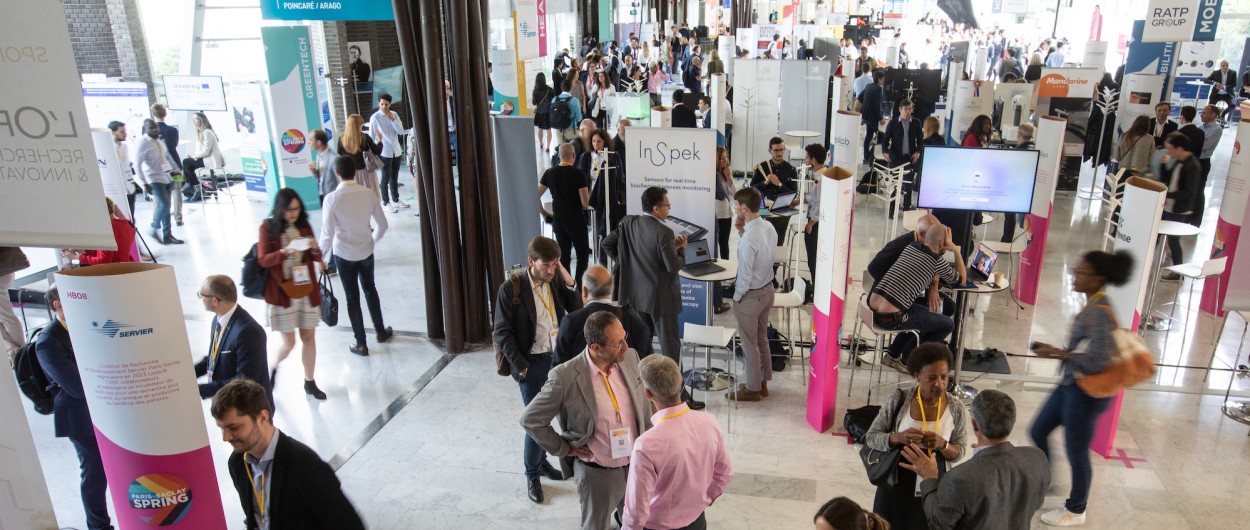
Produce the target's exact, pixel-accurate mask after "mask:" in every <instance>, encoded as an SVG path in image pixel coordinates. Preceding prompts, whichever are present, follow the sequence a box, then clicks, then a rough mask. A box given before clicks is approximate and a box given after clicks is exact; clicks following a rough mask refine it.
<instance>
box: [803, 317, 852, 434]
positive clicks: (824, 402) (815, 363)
mask: <svg viewBox="0 0 1250 530" xmlns="http://www.w3.org/2000/svg"><path fill="white" fill-rule="evenodd" d="M845 307H846V302H845V301H844V300H842V299H841V298H838V297H837V296H835V295H833V294H832V293H831V294H830V295H829V310H830V313H831V314H832V315H833V316H831V315H827V314H825V313H824V312H822V311H820V310H819V309H817V310H815V311H814V313H815V315H814V316H815V318H814V319H813V322H812V332H813V333H814V334H815V337H816V341H815V343H814V344H812V355H811V358H810V360H809V363H810V365H811V366H810V367H809V368H808V373H807V424H808V425H811V426H812V428H813V429H816V430H817V431H819V432H825V431H827V430H829V428H830V427H833V425H834V423H835V422H834V416H835V415H834V414H833V412H834V410H836V409H837V404H838V373H839V372H838V367H839V366H840V365H841V363H842V351H841V347H840V346H839V345H838V342H839V341H838V338H839V337H841V336H842V313H843V310H844V308H845Z"/></svg>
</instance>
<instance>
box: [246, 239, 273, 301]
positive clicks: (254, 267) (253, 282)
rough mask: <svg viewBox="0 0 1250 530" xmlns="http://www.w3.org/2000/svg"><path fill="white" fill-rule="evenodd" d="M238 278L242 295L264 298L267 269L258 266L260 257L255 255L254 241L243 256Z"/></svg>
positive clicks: (267, 275)
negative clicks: (241, 271) (241, 270)
mask: <svg viewBox="0 0 1250 530" xmlns="http://www.w3.org/2000/svg"><path fill="white" fill-rule="evenodd" d="M240 279H241V280H242V281H241V282H240V284H241V285H240V287H242V288H243V296H246V297H248V298H255V299H257V300H264V299H265V281H267V280H268V279H269V269H266V268H264V267H261V266H260V259H259V258H258V257H257V256H256V243H253V244H252V248H251V249H248V251H247V254H245V255H244V256H243V273H242V275H241V277H240Z"/></svg>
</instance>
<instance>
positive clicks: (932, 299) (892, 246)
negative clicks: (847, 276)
mask: <svg viewBox="0 0 1250 530" xmlns="http://www.w3.org/2000/svg"><path fill="white" fill-rule="evenodd" d="M934 226H938V227H941V226H942V223H940V222H938V220H937V218H936V217H934V216H932V215H925V216H923V217H921V218H920V219H919V220H917V221H916V230H914V231H912V232H908V233H906V234H903V235H901V236H898V237H896V238H894V239H893V240H891V241H890V242H889V243H886V244H885V246H884V247H881V250H880V251H878V252H877V255H876V256H873V257H872V261H869V262H868V274H869V275H871V276H872V281H873V282H874V283H875V282H877V281H880V280H881V278H884V277H885V273H887V272H889V271H890V267H893V266H894V262H896V261H898V257H899V256H900V255H902V254H903V249H905V248H907V247H908V246H909V245H911V244H912V243H917V242H924V235H925V234H926V233H928V231H929V229H930V228H932V227H934ZM864 288H865V289H871V288H872V285H866V286H864ZM916 303H917V304H920V305H924V306H928V308H929V311H932V312H934V313H937V312H939V311H940V312H941V313H942V314H943V315H946V316H948V317H949V316H954V315H955V302H954V300H951V299H950V297H949V296H946V295H943V294H941V293H940V292H938V282H937V280H936V279H935V280H933V281H932V282H930V283H929V288H928V289H927V290H926V293H925V295H924V296H922V297H920V298H917V299H916Z"/></svg>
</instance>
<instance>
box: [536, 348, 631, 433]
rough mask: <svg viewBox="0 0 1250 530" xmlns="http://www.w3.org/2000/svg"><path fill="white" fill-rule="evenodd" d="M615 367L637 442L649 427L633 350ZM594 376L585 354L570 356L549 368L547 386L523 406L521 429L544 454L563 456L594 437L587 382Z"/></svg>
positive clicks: (591, 393) (592, 390) (590, 385)
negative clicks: (626, 396)
mask: <svg viewBox="0 0 1250 530" xmlns="http://www.w3.org/2000/svg"><path fill="white" fill-rule="evenodd" d="M619 366H620V369H621V375H622V376H624V377H625V381H626V382H627V383H629V397H630V399H631V400H633V402H634V421H635V423H634V425H635V429H634V439H635V440H637V439H638V437H639V436H641V435H642V433H644V432H646V431H647V429H650V428H651V404H650V402H648V401H647V396H646V394H644V393H643V391H642V376H641V375H639V372H638V352H636V351H634V349H633V348H630V349H629V350H627V351H626V352H625V360H624V361H622V362H621V364H620V365H619ZM594 375H595V372H594V369H593V368H592V367H591V366H590V362H589V361H588V360H586V356H585V355H578V356H576V357H573V358H572V359H569V361H568V362H566V363H563V364H560V365H558V366H556V367H555V368H552V369H551V373H550V374H549V375H548V379H547V384H546V385H545V386H543V389H542V391H541V392H539V393H538V395H537V396H535V397H534V399H533V401H530V404H529V405H528V406H527V407H525V412H524V413H522V414H521V427H524V428H525V432H527V433H529V435H530V438H533V439H534V441H535V442H538V445H539V446H541V447H542V448H543V450H544V451H547V452H548V453H551V454H553V455H556V456H567V455H568V454H569V451H570V450H572V449H573V448H574V447H581V446H584V445H586V444H587V443H589V442H590V438H591V436H594V434H595V419H596V417H597V412H598V408H597V405H596V403H595V388H594V386H593V383H592V382H591V381H590V378H591V377H594ZM621 412H624V411H621ZM623 415H624V414H622V416H623ZM557 416H559V418H560V432H559V433H557V432H556V430H555V428H553V427H552V426H551V420H552V419H553V418H555V417H557Z"/></svg>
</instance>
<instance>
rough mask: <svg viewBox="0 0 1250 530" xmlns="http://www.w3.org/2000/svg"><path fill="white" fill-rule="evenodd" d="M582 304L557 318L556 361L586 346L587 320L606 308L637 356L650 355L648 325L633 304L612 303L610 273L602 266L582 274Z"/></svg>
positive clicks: (565, 359)
mask: <svg viewBox="0 0 1250 530" xmlns="http://www.w3.org/2000/svg"><path fill="white" fill-rule="evenodd" d="M582 302H583V304H584V305H583V306H582V308H581V309H578V310H577V311H572V312H570V313H569V314H567V315H565V316H564V319H563V320H561V321H560V335H559V338H557V339H556V351H555V363H556V364H563V363H564V362H565V361H568V360H569V359H572V358H573V357H576V356H577V355H578V354H580V353H582V350H585V349H586V336H585V335H583V334H582V327H583V326H585V325H586V319H588V318H590V315H592V314H595V313H597V312H599V311H608V312H610V313H612V314H613V315H616V318H618V319H620V320H621V325H622V326H624V328H625V335H626V338H628V339H629V341H630V342H629V343H630V345H632V346H633V347H634V349H635V350H637V351H638V357H639V358H642V357H646V356H648V355H651V328H650V327H648V326H647V323H646V322H643V321H642V317H641V316H638V312H637V311H634V308H632V307H628V306H626V307H622V306H619V305H616V304H615V303H613V302H612V273H611V272H609V271H608V269H607V267H604V266H603V265H591V266H590V268H588V269H586V273H585V274H582Z"/></svg>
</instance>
